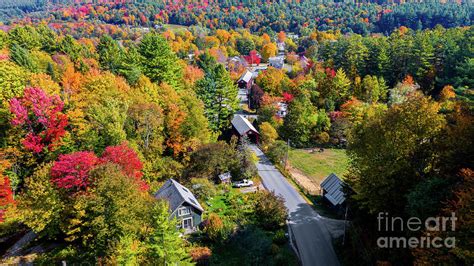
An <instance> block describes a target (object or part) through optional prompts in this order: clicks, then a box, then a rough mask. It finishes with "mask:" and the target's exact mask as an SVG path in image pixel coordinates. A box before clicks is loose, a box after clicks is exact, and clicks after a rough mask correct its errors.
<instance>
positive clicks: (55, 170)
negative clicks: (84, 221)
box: [51, 143, 148, 190]
mask: <svg viewBox="0 0 474 266" xmlns="http://www.w3.org/2000/svg"><path fill="white" fill-rule="evenodd" d="M106 163H112V164H116V165H118V166H119V167H120V169H121V170H122V172H123V173H124V174H125V175H126V176H128V177H130V178H133V179H135V180H136V181H137V182H138V183H139V185H140V187H141V188H142V189H143V190H147V189H148V186H147V184H146V183H145V182H144V181H143V180H142V179H141V178H142V176H143V174H142V172H141V170H142V168H143V164H142V162H141V161H140V159H139V158H138V155H137V153H136V152H135V151H134V150H132V149H131V148H130V147H128V145H127V144H126V143H122V144H121V145H118V146H110V147H107V148H106V149H105V151H104V153H103V154H102V157H101V158H98V157H97V156H96V155H95V154H94V153H93V152H89V151H80V152H74V153H71V154H66V155H61V156H59V159H58V160H57V161H56V162H54V165H53V167H52V168H51V178H52V181H53V183H55V184H56V186H57V187H59V188H63V189H67V190H85V189H87V188H88V187H89V186H90V185H91V184H92V183H93V180H90V176H89V172H90V171H91V170H92V169H94V168H95V167H97V166H98V165H101V164H106Z"/></svg>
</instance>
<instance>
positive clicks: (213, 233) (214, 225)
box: [204, 213, 224, 242]
mask: <svg viewBox="0 0 474 266" xmlns="http://www.w3.org/2000/svg"><path fill="white" fill-rule="evenodd" d="M223 231H224V223H223V222H222V220H221V218H220V217H219V215H217V214H215V213H211V214H210V215H209V218H208V219H207V221H206V222H205V224H204V233H206V235H207V237H209V239H210V240H211V241H214V242H219V241H220V240H222V238H223Z"/></svg>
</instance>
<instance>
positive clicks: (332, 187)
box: [321, 173, 346, 207]
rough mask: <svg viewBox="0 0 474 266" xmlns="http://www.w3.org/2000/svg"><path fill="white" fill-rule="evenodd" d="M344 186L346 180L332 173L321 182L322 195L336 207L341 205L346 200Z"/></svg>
mask: <svg viewBox="0 0 474 266" xmlns="http://www.w3.org/2000/svg"><path fill="white" fill-rule="evenodd" d="M343 186H344V182H343V181H342V180H341V179H340V178H339V177H338V176H337V175H335V174H334V173H332V174H330V175H329V176H328V177H326V179H324V180H323V182H321V192H322V196H323V197H324V198H325V199H327V200H328V201H329V202H330V203H331V204H332V205H333V206H334V207H339V206H341V205H343V204H344V202H345V201H346V197H345V195H344V192H343V190H342V188H343Z"/></svg>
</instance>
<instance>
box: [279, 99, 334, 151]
mask: <svg viewBox="0 0 474 266" xmlns="http://www.w3.org/2000/svg"><path fill="white" fill-rule="evenodd" d="M329 128H330V121H329V118H328V117H327V115H326V113H325V111H324V110H318V109H317V108H316V107H314V106H313V105H312V104H311V101H310V100H309V99H308V97H307V96H306V95H303V94H302V95H300V96H298V97H297V98H295V99H294V100H293V101H292V102H291V103H290V105H289V106H288V114H287V116H286V117H285V120H284V122H283V127H282V133H283V136H284V138H285V139H290V140H291V142H292V143H293V145H296V146H306V145H309V144H311V142H312V141H313V140H314V139H315V137H316V136H317V135H319V133H321V132H322V131H328V130H329Z"/></svg>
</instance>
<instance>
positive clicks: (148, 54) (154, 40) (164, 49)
mask: <svg viewBox="0 0 474 266" xmlns="http://www.w3.org/2000/svg"><path fill="white" fill-rule="evenodd" d="M138 52H139V53H140V55H141V65H142V71H143V73H144V74H145V75H146V76H147V77H149V78H150V79H151V81H153V82H158V83H162V82H165V83H167V84H169V85H171V86H173V87H174V88H175V89H179V88H181V87H182V84H181V83H182V78H183V74H182V72H183V70H182V68H181V66H180V64H178V57H177V56H176V54H175V53H173V51H172V50H171V48H170V46H169V45H168V42H167V41H166V39H165V38H163V37H162V36H161V35H159V34H156V33H150V34H147V35H145V37H143V40H142V42H141V43H140V44H139V46H138Z"/></svg>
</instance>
